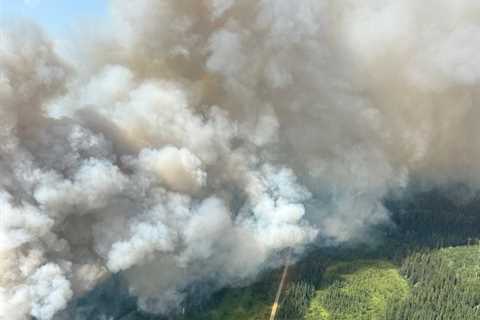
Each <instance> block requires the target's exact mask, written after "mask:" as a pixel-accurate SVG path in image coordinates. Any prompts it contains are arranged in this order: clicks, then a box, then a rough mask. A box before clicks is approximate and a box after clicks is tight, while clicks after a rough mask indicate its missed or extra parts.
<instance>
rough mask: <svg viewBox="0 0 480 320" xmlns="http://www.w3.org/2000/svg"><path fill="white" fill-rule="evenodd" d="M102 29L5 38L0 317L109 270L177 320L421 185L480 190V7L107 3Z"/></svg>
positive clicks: (34, 312)
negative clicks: (189, 298)
mask: <svg viewBox="0 0 480 320" xmlns="http://www.w3.org/2000/svg"><path fill="white" fill-rule="evenodd" d="M97 29H98V30H99V32H98V34H96V35H95V36H92V35H91V34H80V35H77V36H76V37H75V39H72V41H71V44H70V45H66V44H65V43H63V44H62V48H61V50H57V49H58V47H56V45H55V44H54V43H52V41H51V40H49V39H48V38H47V36H46V35H45V34H43V32H41V31H40V30H38V28H37V27H35V26H32V25H28V24H25V23H24V24H20V23H19V24H18V25H16V26H3V27H1V29H0V139H1V142H2V143H1V145H0V176H1V178H0V319H2V320H3V319H8V320H17V319H28V318H29V317H30V316H34V317H36V318H38V319H41V320H48V319H52V318H53V317H54V316H55V315H56V314H57V315H58V314H60V313H61V310H62V309H64V308H65V307H66V305H67V303H68V301H69V300H70V299H72V297H75V296H79V295H81V294H83V293H84V292H86V291H87V290H89V289H91V288H92V287H93V286H95V284H96V283H98V281H100V280H102V279H104V278H105V277H106V276H108V274H110V273H115V272H123V273H124V274H125V275H126V277H127V279H128V283H129V286H130V288H131V291H132V292H133V293H134V294H136V295H137V296H138V297H139V303H140V306H141V307H142V308H144V309H146V310H147V311H153V312H168V311H170V310H171V309H172V308H175V306H176V305H178V304H180V303H181V302H182V299H183V292H184V291H185V289H187V288H188V287H189V286H191V285H193V284H195V283H198V282H209V283H213V284H214V286H216V287H217V288H218V287H222V286H230V285H237V284H241V283H245V281H250V280H252V279H254V278H255V276H256V275H257V274H258V273H259V272H260V271H262V270H264V269H265V268H268V267H272V266H275V265H276V263H278V261H276V259H275V257H276V256H277V254H278V253H280V252H282V250H284V249H286V248H294V249H295V251H296V252H301V251H302V249H303V248H304V247H305V246H306V245H307V244H309V243H311V242H312V241H315V239H318V238H320V239H322V240H324V241H331V242H340V241H351V240H362V239H367V238H368V235H367V233H368V230H369V227H371V226H373V225H377V224H380V223H385V222H388V211H387V210H386V209H385V207H384V206H383V200H384V198H385V197H386V195H387V194H388V193H389V192H396V191H399V190H400V191H401V190H402V189H403V188H405V187H407V185H408V184H409V181H411V180H412V179H414V180H415V181H417V182H420V184H422V185H424V186H426V187H435V186H443V185H448V184H451V183H463V184H465V185H467V186H469V187H470V188H471V189H472V190H476V189H477V188H478V186H479V183H480V170H479V165H478V163H480V143H479V142H476V140H475V136H476V135H478V133H480V132H478V131H479V129H478V126H477V124H476V119H477V118H478V116H479V115H480V109H479V108H477V107H476V98H477V94H478V92H477V91H478V90H477V88H476V86H477V85H478V82H479V81H480V57H479V56H478V55H477V54H476V53H477V52H478V49H479V48H478V43H479V42H478V41H477V40H478V38H479V37H480V5H479V4H477V3H476V2H475V1H469V0H462V1H455V2H452V1H447V0H441V1H438V0H437V1H433V0H426V1H421V2H419V1H413V0H406V1H402V2H398V1H393V0H369V1H362V2H358V1H353V0H335V1H334V0H304V1H300V2H299V1H292V0H255V1H254V0H245V1H232V0H198V1H197V0H195V1H194V0H139V1H128V0H113V1H111V19H110V20H109V22H108V25H105V24H102V23H101V22H99V26H98V28H97Z"/></svg>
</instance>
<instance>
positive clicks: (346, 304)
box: [305, 261, 409, 320]
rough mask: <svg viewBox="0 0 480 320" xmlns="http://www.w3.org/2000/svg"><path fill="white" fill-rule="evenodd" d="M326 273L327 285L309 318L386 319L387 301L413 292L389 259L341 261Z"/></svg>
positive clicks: (318, 293)
mask: <svg viewBox="0 0 480 320" xmlns="http://www.w3.org/2000/svg"><path fill="white" fill-rule="evenodd" d="M324 277H325V280H324V281H325V283H326V285H325V286H324V287H323V288H321V289H320V290H318V291H317V292H316V294H315V296H314V297H313V299H312V300H311V302H310V306H309V308H308V312H307V315H306V317H305V319H308V320H314V319H319V320H320V319H321V320H340V319H342V320H343V319H344V320H350V319H351V320H363V319H365V320H374V319H385V314H386V310H387V305H388V304H392V303H395V302H396V301H399V300H402V299H404V298H405V297H406V296H407V295H408V292H409V287H408V284H407V281H405V279H403V278H402V277H401V276H400V274H399V272H398V270H397V268H396V267H395V266H394V265H393V264H391V263H389V262H386V261H357V262H352V263H346V262H342V263H338V264H335V265H333V266H331V267H329V268H328V269H327V271H326V273H325V276H324Z"/></svg>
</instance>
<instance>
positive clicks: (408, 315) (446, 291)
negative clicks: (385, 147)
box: [182, 191, 480, 320]
mask: <svg viewBox="0 0 480 320" xmlns="http://www.w3.org/2000/svg"><path fill="white" fill-rule="evenodd" d="M440 193H441V192H440ZM386 206H387V207H388V208H389V210H390V211H391V212H392V220H393V222H394V225H395V227H393V228H390V227H389V226H378V228H375V229H373V230H371V233H370V234H371V235H374V238H375V239H377V238H378V239H379V241H377V242H376V244H377V246H371V245H368V244H357V245H351V244H350V245H349V244H344V245H341V246H335V247H330V248H321V249H316V250H314V251H311V252H310V253H309V254H308V255H307V257H305V258H304V259H302V260H301V261H300V262H298V263H297V264H296V265H294V266H291V267H290V271H289V274H288V280H287V285H286V288H285V290H284V292H283V293H282V297H281V300H280V308H279V311H278V314H277V320H375V319H377V320H473V319H480V245H472V243H477V242H478V239H480V215H478V214H477V212H478V209H479V208H480V201H474V202H471V203H468V204H467V205H461V204H456V203H455V202H453V201H451V200H449V199H448V198H445V197H441V196H439V192H435V191H432V192H425V193H418V194H416V195H415V196H412V197H411V198H408V199H399V200H396V201H389V202H386ZM280 273H281V270H276V271H275V272H273V273H271V274H269V275H268V274H267V275H265V276H264V277H263V278H262V279H261V280H260V281H259V282H258V283H256V284H254V285H253V286H250V287H247V288H243V289H224V290H221V291H220V292H218V293H217V294H216V295H214V296H213V298H212V299H211V300H212V301H213V302H211V303H209V304H208V306H206V307H205V308H203V309H202V311H198V310H190V312H189V313H188V314H187V315H186V316H185V317H184V318H182V320H186V319H188V320H220V319H222V320H250V319H259V320H260V319H268V318H269V313H270V308H271V304H272V302H273V298H274V293H275V290H276V286H277V285H278V278H279V276H280Z"/></svg>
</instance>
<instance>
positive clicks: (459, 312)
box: [388, 245, 480, 320]
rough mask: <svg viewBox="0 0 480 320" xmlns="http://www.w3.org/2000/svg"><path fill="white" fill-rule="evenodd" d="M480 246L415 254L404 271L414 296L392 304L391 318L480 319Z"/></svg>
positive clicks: (407, 260)
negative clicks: (479, 263)
mask: <svg viewBox="0 0 480 320" xmlns="http://www.w3.org/2000/svg"><path fill="white" fill-rule="evenodd" d="M479 254H480V247H479V246H477V245H476V246H464V247H455V248H445V249H439V250H433V251H426V252H415V253H413V254H411V255H410V256H408V257H407V258H406V259H405V261H404V262H403V264H402V267H401V272H402V274H404V275H405V277H406V278H407V279H408V280H409V281H410V282H411V283H412V285H413V289H412V294H411V295H410V296H409V297H408V298H407V299H405V300H404V301H402V302H401V303H399V304H395V305H392V306H391V307H390V308H389V311H388V319H391V320H403V319H412V320H415V319H419V320H429V319H432V320H433V319H435V320H437V319H438V320H456V319H458V320H470V319H471V320H473V319H480V266H479V265H478V262H479Z"/></svg>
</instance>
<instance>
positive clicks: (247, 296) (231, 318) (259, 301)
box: [188, 287, 271, 320]
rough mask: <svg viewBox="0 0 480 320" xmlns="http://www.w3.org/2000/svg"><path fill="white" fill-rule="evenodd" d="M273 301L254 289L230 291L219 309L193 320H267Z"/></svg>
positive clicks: (194, 317)
mask: <svg viewBox="0 0 480 320" xmlns="http://www.w3.org/2000/svg"><path fill="white" fill-rule="evenodd" d="M270 308H271V299H266V297H265V296H264V295H262V294H261V292H255V290H253V289H252V287H247V288H243V289H230V290H228V292H226V293H225V295H224V296H223V298H222V303H221V304H219V305H218V306H217V308H214V309H211V310H210V311H208V312H206V313H204V314H200V315H197V316H189V317H188V319H192V320H265V319H268V316H269V315H270Z"/></svg>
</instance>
